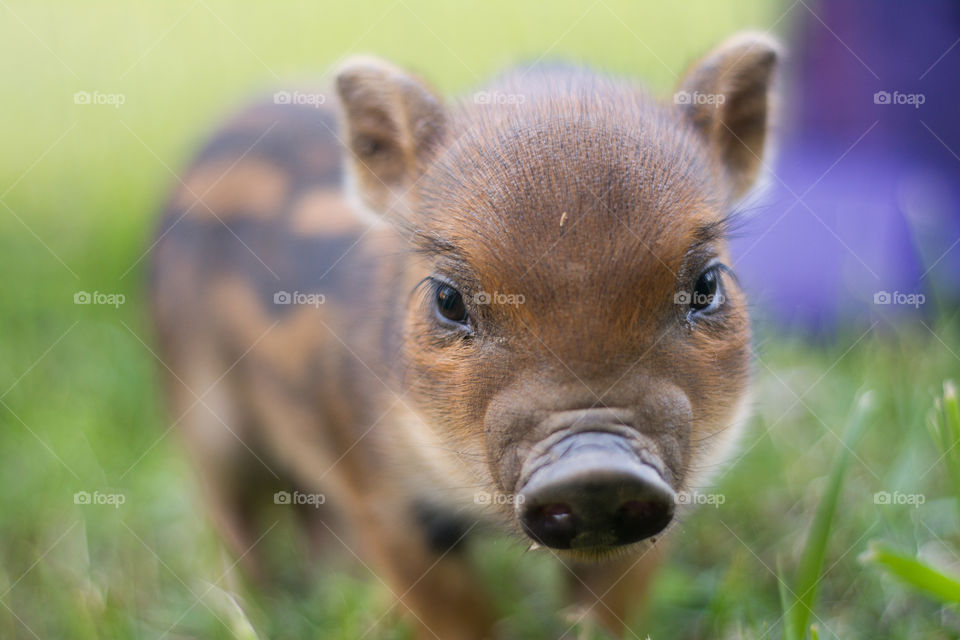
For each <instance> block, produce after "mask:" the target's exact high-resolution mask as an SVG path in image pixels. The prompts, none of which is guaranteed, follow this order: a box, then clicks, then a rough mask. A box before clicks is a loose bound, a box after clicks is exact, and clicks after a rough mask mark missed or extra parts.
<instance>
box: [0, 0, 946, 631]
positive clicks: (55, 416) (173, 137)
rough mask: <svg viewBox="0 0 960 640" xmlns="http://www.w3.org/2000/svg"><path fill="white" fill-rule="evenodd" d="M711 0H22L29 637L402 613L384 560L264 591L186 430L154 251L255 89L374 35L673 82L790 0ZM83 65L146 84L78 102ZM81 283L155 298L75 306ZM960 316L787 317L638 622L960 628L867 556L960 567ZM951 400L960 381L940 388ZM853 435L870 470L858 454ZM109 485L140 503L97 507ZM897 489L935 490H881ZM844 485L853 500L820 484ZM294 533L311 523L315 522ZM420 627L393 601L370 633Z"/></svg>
mask: <svg viewBox="0 0 960 640" xmlns="http://www.w3.org/2000/svg"><path fill="white" fill-rule="evenodd" d="M587 7H591V8H589V9H588V8H587ZM684 7H687V10H686V11H679V10H674V9H668V8H666V5H663V6H661V5H659V4H656V5H654V4H649V5H645V6H639V3H632V2H627V1H626V0H623V1H618V2H614V1H612V0H603V2H602V3H597V4H594V5H592V6H591V5H583V4H581V3H577V2H556V3H551V5H550V9H549V11H545V10H544V9H543V8H542V5H540V4H534V3H524V2H519V3H518V2H506V1H505V0H497V1H489V2H479V1H476V2H466V3H458V4H456V5H453V4H449V5H436V6H433V5H430V4H428V3H426V2H422V1H419V0H417V1H414V0H404V1H403V2H397V3H392V2H374V3H368V4H364V5H359V6H358V5H353V6H351V7H350V8H345V7H344V6H343V5H326V6H322V5H317V4H316V3H311V2H307V1H306V0H301V1H299V2H287V3H270V4H267V3H262V4H254V3H252V2H231V1H229V0H203V1H201V2H192V1H190V0H185V1H180V0H178V1H175V2H164V3H150V4H147V3H136V4H134V3H121V2H107V1H105V0H92V1H91V2H87V3H82V4H78V3H74V2H68V1H66V0H63V1H55V0H44V1H40V2H38V1H29V2H28V1H26V0H17V1H14V0H4V2H3V3H0V15H3V18H2V19H0V42H2V43H3V44H2V45H0V46H2V47H4V49H5V50H4V53H6V55H2V56H0V74H2V77H3V79H4V82H3V83H2V85H0V86H2V88H0V91H2V92H3V93H2V96H0V97H2V104H3V105H4V106H3V113H4V117H3V118H2V119H0V134H2V139H3V140H4V141H5V144H4V153H2V154H0V256H3V259H2V265H3V267H4V278H3V289H2V291H3V296H2V298H0V304H2V305H3V307H2V313H0V354H2V357H0V456H2V457H0V459H2V460H3V464H2V465H0V486H2V487H3V490H2V492H0V513H2V514H3V515H2V516H0V605H2V606H0V637H4V638H8V637H9V638H30V637H34V635H35V636H37V637H40V638H67V637H69V638H81V639H82V638H129V637H137V638H140V637H162V636H165V637H172V638H183V637H199V638H254V637H256V638H274V637H283V638H311V637H323V638H335V639H337V638H343V639H356V638H357V637H360V636H362V635H363V634H364V633H365V632H366V631H367V630H368V629H369V628H370V627H371V625H373V623H374V622H375V621H377V620H378V619H379V618H381V616H383V615H384V614H385V613H387V611H388V609H389V608H390V599H389V597H388V594H387V593H386V592H385V590H384V589H383V588H382V586H380V585H379V583H378V582H377V581H376V580H375V579H374V578H372V577H371V576H370V575H369V574H367V573H366V572H365V571H364V570H362V568H361V569H358V570H353V571H345V572H343V573H337V574H327V573H323V572H322V571H321V569H320V568H314V569H313V571H314V572H315V573H316V574H317V575H316V578H317V579H316V580H315V581H314V582H313V583H312V586H311V587H309V588H308V589H306V592H302V593H294V592H290V593H273V594H263V593H256V592H253V591H250V590H248V589H246V588H244V587H243V586H242V585H238V584H236V583H234V582H233V581H231V580H229V579H226V578H224V577H223V576H224V573H225V569H226V568H227V567H228V566H229V564H230V562H231V560H230V559H228V558H226V557H225V555H224V553H223V551H222V550H221V547H220V545H219V542H218V540H217V538H216V536H215V535H214V534H213V532H212V530H211V528H210V526H209V524H208V522H207V520H206V516H205V514H204V512H203V510H202V508H201V506H200V505H199V504H198V503H197V500H196V489H195V486H194V484H193V480H192V476H191V471H190V469H189V468H188V466H187V464H186V463H185V461H184V459H183V456H182V454H181V450H180V449H179V447H178V446H177V441H176V438H175V437H174V436H173V435H165V430H166V429H167V427H168V423H167V419H166V417H165V415H164V413H163V410H162V407H161V406H160V402H159V398H158V394H157V368H158V364H157V362H156V361H155V360H154V358H153V356H152V354H151V351H150V350H151V348H152V345H151V337H150V333H149V329H148V326H149V323H148V319H147V317H146V314H145V311H144V306H143V302H144V291H143V281H144V263H143V262H142V261H141V257H142V256H143V255H144V254H145V252H146V251H147V250H148V248H149V236H150V233H151V228H152V225H153V216H154V214H155V212H156V209H157V207H158V202H159V201H160V198H161V197H162V195H163V193H164V192H165V191H166V190H167V189H168V188H169V187H170V185H171V184H172V183H173V181H174V180H175V178H174V176H173V175H172V172H175V171H176V169H177V168H178V167H180V166H182V164H183V162H184V161H185V159H186V158H187V157H188V155H189V153H190V152H191V150H192V149H193V148H194V146H195V145H196V143H197V136H199V135H200V134H201V132H203V131H204V130H205V129H206V128H208V127H209V126H210V125H211V123H213V122H215V121H216V120H217V119H218V117H219V115H220V114H222V113H223V112H224V111H225V110H227V109H229V108H230V107H231V106H232V105H233V104H235V103H236V102H237V101H239V100H241V99H242V98H243V97H244V96H246V95H248V94H249V93H251V92H253V91H259V90H269V89H271V88H273V87H278V86H285V85H287V84H289V83H296V82H298V81H299V79H302V78H304V77H308V76H310V75H317V74H318V73H319V72H321V71H322V70H324V69H326V68H327V66H328V65H329V64H330V63H332V62H334V61H335V60H337V59H338V58H340V57H341V56H342V55H344V53H345V52H347V51H348V50H353V51H372V52H375V53H379V54H382V55H385V56H388V57H390V58H392V59H395V60H397V61H398V62H401V63H403V64H406V65H409V66H412V67H414V68H416V69H419V70H421V71H422V72H424V73H425V75H427V76H429V77H431V78H433V79H435V80H436V82H437V84H438V85H439V86H440V87H441V88H442V89H443V90H444V91H447V92H458V91H464V90H467V89H468V88H469V87H471V86H474V85H476V84H477V83H478V82H479V81H480V79H482V78H484V77H486V76H487V75H488V74H490V73H491V72H493V71H495V70H496V69H498V68H500V67H502V66H503V65H505V64H509V63H512V62H515V61H517V60H531V59H535V58H537V57H538V56H539V55H540V54H542V53H543V52H545V51H549V52H550V54H551V55H556V56H557V57H578V58H585V59H588V60H590V61H592V62H594V63H595V64H597V65H600V66H604V67H607V68H610V69H613V70H615V71H618V72H622V73H629V74H631V75H636V76H642V77H645V78H648V79H650V81H651V83H652V84H653V85H654V87H656V88H657V89H659V90H666V89H667V88H668V87H669V86H671V84H672V83H673V81H674V80H673V73H674V72H679V70H680V69H681V68H682V67H683V66H684V64H685V63H686V62H687V61H689V60H690V58H691V57H693V56H694V55H696V54H697V53H699V52H700V51H702V50H703V49H704V48H705V47H707V46H709V44H711V43H713V42H714V41H716V40H719V39H720V38H722V37H723V36H725V35H727V34H728V33H730V32H732V31H734V30H735V29H737V28H741V27H744V26H764V25H768V24H771V23H772V22H773V21H774V20H776V18H777V17H779V14H780V10H781V8H780V7H778V6H775V5H767V4H766V3H761V2H759V0H756V1H752V2H733V1H727V2H713V1H710V2H705V1H699V2H689V3H684ZM703 14H706V15H707V16H708V18H709V19H703V17H702V16H703ZM691 16H697V19H696V20H692V19H691ZM381 17H383V19H380V18H381ZM448 44H453V45H455V49H453V50H451V49H450V48H448ZM654 53H655V55H654ZM77 91H100V92H102V93H120V94H122V95H123V96H124V100H125V102H124V104H123V105H122V106H121V107H120V108H118V109H114V108H112V107H105V106H90V105H77V104H74V102H73V94H74V93H75V92H77ZM77 291H90V292H93V291H98V292H106V293H114V294H122V295H123V296H125V301H124V303H123V304H121V305H120V306H119V307H117V308H114V307H110V306H103V305H75V304H73V296H74V294H75V293H76V292H77ZM934 315H935V317H936V318H939V319H931V318H928V319H925V320H924V322H925V323H926V324H923V323H921V322H920V321H918V320H914V321H908V322H906V323H905V324H903V325H901V326H899V327H897V328H880V327H878V328H875V329H874V330H871V331H867V330H866V329H867V327H865V326H853V327H849V328H847V329H844V330H842V331H838V332H837V333H836V334H835V335H832V336H829V337H828V338H820V339H818V340H816V341H811V340H804V339H801V338H798V337H792V336H787V335H783V334H781V333H778V332H777V331H776V330H775V329H774V328H772V327H769V326H765V325H764V323H763V322H762V320H761V321H760V323H759V327H758V339H757V360H756V372H757V376H756V377H757V393H756V405H757V406H756V415H755V418H754V419H753V421H752V423H751V428H750V430H749V433H748V435H747V437H746V438H745V441H744V442H745V444H744V448H743V455H742V458H741V459H740V460H739V461H738V462H737V464H736V465H735V466H734V467H733V468H732V469H731V470H730V471H729V472H726V473H724V474H723V475H722V476H721V477H720V479H719V486H718V488H717V491H719V492H721V493H723V494H724V495H725V496H726V500H725V502H724V503H723V504H722V505H718V506H716V507H710V506H708V507H702V508H700V509H699V511H697V512H696V513H695V515H694V516H693V517H691V518H690V519H689V520H688V521H687V522H686V523H685V524H684V526H683V527H682V529H681V530H680V531H679V532H678V533H679V535H677V536H676V538H675V540H674V542H673V545H672V554H671V560H670V562H669V563H667V564H666V566H665V567H664V570H663V571H662V574H661V575H660V577H659V580H658V582H657V587H656V590H655V593H654V596H653V599H652V602H651V605H650V608H649V612H650V614H649V616H648V617H646V618H645V619H644V620H642V621H637V622H636V625H635V633H636V635H637V636H638V637H640V638H644V637H646V636H647V635H650V637H652V638H683V637H688V638H699V637H729V638H736V637H744V638H764V637H772V638H779V637H785V632H786V629H787V628H790V629H791V630H792V631H796V632H797V633H799V634H803V633H805V632H806V627H807V626H808V623H809V622H812V623H813V624H814V625H815V626H816V628H817V633H818V635H819V637H820V638H875V637H890V638H919V637H922V638H952V637H957V636H958V633H960V631H958V630H960V623H958V619H960V616H958V613H957V610H956V608H955V605H950V604H945V603H943V602H941V601H940V600H938V599H936V598H929V597H927V596H925V595H924V594H923V593H922V592H918V591H916V590H914V588H913V587H911V586H909V584H904V582H903V581H902V580H901V579H899V578H898V577H896V576H895V575H894V576H890V575H887V573H885V572H884V571H883V570H881V568H880V567H878V566H876V564H867V565H864V564H862V563H861V562H860V561H858V557H859V556H861V554H863V552H864V551H865V550H867V549H868V548H870V549H872V551H870V552H869V553H868V555H867V556H866V558H867V560H874V561H876V563H879V564H884V560H885V559H888V560H890V561H889V562H886V563H885V564H886V565H887V566H888V567H890V566H892V565H893V564H895V563H896V562H900V561H896V560H893V558H894V557H903V558H905V560H903V561H902V562H909V561H914V562H918V563H919V562H922V563H923V565H924V566H926V567H928V568H932V570H933V571H935V572H936V573H937V574H938V575H942V576H946V578H945V579H946V580H948V581H949V580H954V581H955V580H956V578H955V576H956V573H955V569H956V566H957V563H958V561H957V555H956V553H957V550H960V539H958V537H960V536H958V534H957V532H958V531H960V526H958V525H960V517H958V512H957V509H956V508H955V507H956V506H957V501H958V500H960V488H958V485H957V484H956V483H957V477H958V476H957V472H956V469H957V468H960V467H958V466H957V464H958V463H957V458H956V456H955V455H953V454H955V453H956V451H958V450H960V449H957V448H954V449H952V450H951V451H952V452H953V454H950V455H948V456H947V457H945V458H944V459H943V460H938V459H939V458H940V457H941V454H942V453H943V451H946V450H950V447H951V446H952V442H955V441H956V437H957V433H958V431H957V430H956V425H955V423H949V424H952V425H954V426H953V427H951V428H952V429H954V430H953V431H949V430H948V429H947V428H941V429H940V430H939V431H937V432H936V433H938V434H940V435H938V436H937V437H938V438H940V440H938V441H936V442H935V441H934V440H932V439H931V438H930V437H929V435H928V431H927V429H926V426H925V425H926V422H927V416H928V412H929V411H930V410H931V408H932V407H934V401H935V398H936V397H938V396H940V395H941V389H942V388H943V387H942V385H943V381H944V380H945V379H947V378H950V377H954V378H956V374H957V371H958V359H957V356H956V353H955V352H956V351H958V348H957V345H960V327H958V325H957V322H956V321H955V320H950V319H949V310H941V312H940V313H939V314H934ZM866 389H870V390H872V392H873V395H872V397H873V398H874V402H875V407H874V408H873V411H872V412H871V413H870V414H869V416H868V417H867V418H866V419H865V421H864V422H863V424H864V428H863V433H862V437H861V438H860V440H859V441H858V443H857V444H856V445H855V446H852V445H851V446H850V449H852V452H848V449H847V448H845V447H844V446H843V444H842V439H843V438H844V437H845V432H844V425H846V424H847V423H848V420H849V417H850V415H851V410H852V409H851V408H852V407H853V406H854V404H855V398H857V397H858V395H859V394H861V393H862V392H863V391H864V390H866ZM950 406H952V407H954V408H953V411H955V410H956V409H955V407H956V403H955V395H954V403H953V405H950V404H949V403H943V402H942V401H941V405H939V407H940V408H939V409H936V411H940V412H944V411H945V409H944V407H946V408H947V409H949V407H950ZM938 424H939V423H938ZM943 434H946V435H943ZM844 455H848V456H849V458H848V460H847V463H846V464H847V469H846V473H845V479H844V481H843V482H842V483H841V482H839V481H837V480H836V477H835V476H834V477H833V478H832V477H831V469H834V468H836V465H837V462H836V461H837V460H838V459H840V458H841V457H843V456H844ZM83 491H85V492H88V493H90V494H91V495H92V496H97V495H122V496H123V498H124V503H123V504H122V505H117V506H113V505H109V504H88V505H84V504H76V503H75V502H74V494H75V493H77V492H83ZM98 492H99V493H98ZM877 492H889V493H891V494H892V493H894V492H899V493H900V494H904V495H922V496H924V502H923V504H921V505H918V506H914V505H912V504H890V505H883V504H876V503H875V501H874V494H875V493H877ZM834 493H835V494H836V501H835V508H834V509H832V511H833V513H832V517H831V518H829V522H827V523H826V524H824V522H825V520H824V519H825V516H822V515H821V516H818V513H823V511H822V508H821V506H820V505H822V504H824V503H825V502H830V500H829V498H830V496H831V495H833V494H834ZM94 499H95V498H94ZM827 525H829V526H827ZM269 537H270V540H269V544H270V545H271V546H272V547H275V548H277V549H279V550H281V551H282V550H284V549H287V548H289V547H290V546H291V545H290V543H289V542H290V541H289V537H290V531H289V527H288V526H287V524H286V523H281V525H279V526H278V527H277V528H276V529H275V530H273V531H272V532H271V533H270V534H269ZM874 540H876V541H880V542H876V543H874V546H872V547H869V545H870V543H871V541H874ZM472 552H473V553H475V554H476V555H477V556H478V558H479V559H481V560H482V561H483V562H482V565H483V573H484V576H485V580H486V581H487V582H488V583H489V585H490V588H491V590H492V591H494V592H495V594H496V598H497V601H498V605H499V606H500V608H501V610H502V611H503V612H504V614H505V615H506V617H507V623H508V626H509V628H510V629H511V633H512V636H511V637H516V638H552V637H556V636H557V635H558V634H559V633H560V632H562V631H563V630H564V629H565V625H564V624H563V623H562V621H561V620H560V619H559V618H555V617H551V616H550V615H549V612H551V611H553V610H554V609H556V608H558V607H559V606H560V593H559V589H558V587H557V586H556V585H557V583H558V581H559V579H560V577H561V573H560V572H561V569H560V568H558V567H557V566H555V565H554V564H552V563H551V562H549V561H546V560H545V559H544V558H541V557H540V556H538V555H536V554H522V553H520V552H519V547H518V545H517V544H515V543H511V542H509V541H505V540H500V539H490V540H484V541H482V542H481V543H479V544H478V545H477V547H476V548H475V549H474V550H473V551H472ZM918 553H919V559H917V558H918ZM811 558H812V559H811ZM778 566H779V568H778ZM900 566H901V567H902V566H906V565H900ZM908 570H913V571H915V572H916V571H922V569H917V568H916V567H914V566H913V565H909V566H908V567H907V568H906V569H903V570H902V571H908ZM902 571H901V572H902ZM891 572H892V573H893V574H896V573H897V570H896V569H891ZM908 572H909V571H908ZM927 575H929V574H927ZM778 576H779V577H778ZM798 576H799V578H798ZM951 576H954V577H952V578H951ZM780 578H782V579H783V580H784V582H785V583H786V584H787V585H788V586H789V587H790V589H791V590H792V591H793V592H794V593H795V594H796V596H802V595H803V594H805V593H808V592H809V594H810V597H809V598H808V599H807V600H806V601H805V604H803V605H797V606H796V607H794V609H793V611H799V612H800V614H799V615H802V616H804V617H806V620H804V621H802V622H803V624H800V620H799V619H795V618H794V617H793V616H794V615H796V614H793V613H791V614H788V615H787V617H784V616H783V613H784V609H785V608H788V607H789V606H790V603H787V605H786V607H784V606H782V603H781V600H780V597H779V595H778V594H779V592H780V584H781V582H780ZM811 583H812V584H811ZM937 584H940V585H941V586H942V585H943V584H949V583H943V582H937ZM814 585H815V589H813V590H812V591H810V587H812V586H814ZM927 591H929V589H928V590H927ZM814 593H815V594H816V598H815V599H814V598H813V594H814ZM787 596H788V598H787V599H788V600H789V597H793V596H790V594H789V593H787ZM804 597H806V596H804ZM808 607H809V608H808ZM785 621H786V622H787V624H788V625H790V626H789V627H787V626H785ZM580 631H582V632H583V633H584V637H590V635H589V634H588V633H587V631H586V630H580ZM792 631H791V632H792ZM407 635H408V634H407V633H406V631H405V626H404V624H403V622H402V621H398V620H396V619H395V617H394V616H392V615H387V616H386V617H385V618H384V621H383V622H382V623H381V624H380V625H379V626H378V627H377V628H376V630H375V631H374V632H371V633H370V634H369V635H368V636H367V637H371V638H373V637H376V638H403V637H407Z"/></svg>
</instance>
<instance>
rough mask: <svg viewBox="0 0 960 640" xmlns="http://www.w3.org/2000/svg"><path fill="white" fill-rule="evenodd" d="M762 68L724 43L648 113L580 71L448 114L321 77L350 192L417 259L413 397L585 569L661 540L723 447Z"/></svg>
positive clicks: (745, 354)
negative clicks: (741, 208)
mask: <svg viewBox="0 0 960 640" xmlns="http://www.w3.org/2000/svg"><path fill="white" fill-rule="evenodd" d="M775 57H776V56H775V53H774V49H773V47H772V46H771V44H770V43H769V42H767V41H766V40H764V39H763V38H760V37H753V36H741V37H738V38H736V39H734V40H732V41H730V42H728V43H725V44H724V45H722V46H721V47H720V48H718V49H717V50H716V51H714V52H713V53H711V54H710V55H708V56H707V57H706V58H705V59H704V60H703V61H701V62H700V63H699V64H698V65H696V66H695V67H694V68H693V69H692V70H691V71H690V72H689V73H688V75H687V76H686V79H685V80H684V81H683V83H682V84H681V87H680V89H679V91H678V93H677V94H676V96H677V97H676V99H675V100H673V101H670V102H669V103H666V104H664V103H661V102H657V101H656V100H654V99H653V98H651V97H649V96H648V95H646V94H645V93H643V92H642V91H640V90H639V89H637V88H635V87H633V86H631V85H628V84H625V83H622V82H618V81H613V80H609V79H604V78H598V77H596V76H593V75H591V74H588V73H585V72H582V71H577V70H552V71H548V72H538V71H531V72H528V73H527V74H517V75H516V76H512V77H511V76H507V77H505V78H504V79H503V80H502V82H501V84H499V85H498V86H497V88H496V90H495V94H496V95H505V96H514V97H515V99H513V100H503V101H499V100H498V101H488V102H487V103H486V104H476V103H469V104H464V105H461V106H459V107H457V108H454V109H452V110H448V109H447V108H446V107H444V106H443V105H442V104H441V103H440V101H439V99H437V98H436V96H435V95H434V94H433V93H432V92H431V91H430V90H429V89H427V88H425V87H424V86H423V85H422V84H421V83H420V82H419V81H417V80H415V79H413V78H412V77H411V76H408V75H406V74H404V73H403V72H400V71H398V70H395V69H393V68H392V67H389V66H386V65H384V64H383V63H377V62H371V61H359V62H356V63H354V64H353V66H348V67H346V69H345V70H344V72H343V73H342V74H341V76H340V79H339V89H340V92H341V97H342V102H343V104H344V112H345V114H346V129H347V133H348V136H349V139H350V140H351V141H352V147H353V151H354V165H353V168H352V172H353V176H354V184H355V185H356V186H357V188H358V195H359V197H360V199H361V200H362V202H364V203H365V205H366V206H367V207H369V208H370V209H372V210H374V211H376V212H379V214H380V215H383V216H384V217H385V219H386V220H388V221H390V222H392V223H393V224H395V225H396V226H397V228H398V230H399V231H400V232H401V233H404V234H405V235H406V236H407V237H408V238H409V240H410V242H411V246H412V248H413V250H414V253H415V255H416V256H417V257H416V258H412V259H411V267H410V270H411V275H410V278H411V281H412V282H414V283H416V286H415V287H414V288H413V293H412V294H411V296H410V298H409V300H408V302H407V306H406V308H405V309H404V310H403V312H402V314H401V315H402V317H401V318H398V319H397V321H398V322H401V323H402V328H401V332H402V335H403V340H404V360H405V362H404V365H405V369H406V374H405V375H404V380H405V381H406V382H407V384H408V385H409V389H408V392H409V395H410V397H411V398H413V399H414V400H415V405H416V408H417V411H418V413H419V414H420V415H421V417H422V419H423V421H424V422H425V423H426V424H427V425H429V427H430V429H431V430H433V431H434V432H435V433H437V434H439V436H440V439H441V440H443V441H444V442H446V443H447V444H448V445H450V446H449V449H450V454H449V455H457V456H459V458H458V461H457V464H459V465H460V466H461V467H462V469H463V471H464V473H465V476H466V477H471V478H474V479H475V480H476V482H477V484H480V485H484V486H485V487H486V488H487V489H488V490H489V491H490V492H492V493H494V494H497V495H506V496H509V497H510V499H507V500H500V501H497V502H498V503H499V505H500V507H499V508H500V509H501V510H502V514H503V515H504V517H506V518H509V519H510V520H511V521H512V522H514V523H515V524H516V525H517V528H518V529H519V530H522V531H523V532H524V533H525V534H526V535H527V536H529V537H530V538H532V539H533V540H534V541H535V542H538V543H540V544H543V545H546V546H550V547H553V548H556V549H561V550H567V551H568V552H570V553H574V554H578V555H580V556H588V557H596V556H601V555H604V554H607V553H610V552H613V551H615V550H620V549H623V548H626V547H628V546H629V545H632V544H634V543H637V542H639V541H641V540H644V539H646V538H649V537H651V536H654V535H656V534H658V533H659V532H660V531H662V530H663V529H665V528H666V527H667V526H668V525H669V524H670V522H671V521H672V520H673V518H674V515H675V507H676V504H677V502H678V500H677V495H678V494H679V492H682V491H686V490H688V489H690V488H695V487H697V485H698V483H699V482H701V481H702V480H703V475H704V473H705V472H706V471H707V470H709V469H710V468H711V467H713V466H715V465H716V464H717V463H718V462H720V461H721V460H722V459H723V458H724V455H725V453H726V450H727V449H728V448H729V446H730V444H731V442H732V440H733V436H734V435H735V431H736V428H735V427H736V424H737V423H738V421H739V420H740V419H741V418H742V409H743V407H744V405H745V401H746V394H747V387H748V368H749V367H748V364H749V323H748V318H747V314H746V307H745V301H744V297H743V294H742V292H741V291H740V289H739V287H738V285H737V281H736V278H735V276H734V273H733V270H732V265H731V261H730V257H729V255H728V253H727V247H726V240H725V234H726V232H727V230H728V226H729V217H730V214H731V210H732V207H733V205H734V203H735V202H736V200H738V199H739V198H740V197H741V196H742V195H743V193H744V192H745V190H746V189H747V188H749V186H750V185H751V183H752V182H753V180H754V177H755V175H756V173H757V168H758V165H759V163H760V160H759V158H760V155H761V153H762V150H763V141H764V137H765V131H766V126H767V124H766V121H767V93H768V85H769V81H770V75H771V71H772V69H773V66H774V61H775ZM520 97H522V99H520ZM388 98H389V99H388ZM398 104H399V105H408V106H407V107H406V108H404V109H402V110H398V109H397V105H398Z"/></svg>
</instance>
